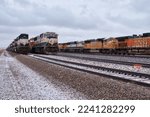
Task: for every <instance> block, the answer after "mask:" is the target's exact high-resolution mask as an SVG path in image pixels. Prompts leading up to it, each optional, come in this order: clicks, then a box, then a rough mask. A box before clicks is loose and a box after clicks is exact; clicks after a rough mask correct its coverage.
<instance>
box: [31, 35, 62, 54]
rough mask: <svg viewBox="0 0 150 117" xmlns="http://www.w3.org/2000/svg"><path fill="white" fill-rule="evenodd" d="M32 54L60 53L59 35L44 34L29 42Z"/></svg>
mask: <svg viewBox="0 0 150 117" xmlns="http://www.w3.org/2000/svg"><path fill="white" fill-rule="evenodd" d="M29 46H30V52H32V53H42V54H49V53H56V52H57V51H58V49H59V48H58V34H56V33H54V32H46V33H42V34H40V35H39V36H36V37H34V38H31V39H30V40H29Z"/></svg>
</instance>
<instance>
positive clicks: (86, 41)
mask: <svg viewBox="0 0 150 117" xmlns="http://www.w3.org/2000/svg"><path fill="white" fill-rule="evenodd" d="M92 41H95V39H88V40H85V41H84V42H85V43H89V42H92Z"/></svg>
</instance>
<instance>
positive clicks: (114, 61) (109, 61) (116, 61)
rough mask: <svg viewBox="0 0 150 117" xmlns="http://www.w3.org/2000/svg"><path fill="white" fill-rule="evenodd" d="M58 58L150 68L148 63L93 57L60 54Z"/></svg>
mask: <svg viewBox="0 0 150 117" xmlns="http://www.w3.org/2000/svg"><path fill="white" fill-rule="evenodd" d="M57 56H65V57H70V58H72V57H73V58H77V59H84V60H91V61H98V62H107V63H115V64H121V65H130V66H134V65H136V64H140V65H141V66H142V67H145V68H150V64H148V63H141V62H129V61H119V60H109V59H102V58H93V57H84V56H74V55H65V54H63V55H61V54H58V55H57Z"/></svg>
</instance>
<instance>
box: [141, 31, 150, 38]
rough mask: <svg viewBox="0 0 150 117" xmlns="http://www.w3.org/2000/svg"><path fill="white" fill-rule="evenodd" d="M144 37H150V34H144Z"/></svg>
mask: <svg viewBox="0 0 150 117" xmlns="http://www.w3.org/2000/svg"><path fill="white" fill-rule="evenodd" d="M142 37H150V33H149V32H148V33H143V36H142Z"/></svg>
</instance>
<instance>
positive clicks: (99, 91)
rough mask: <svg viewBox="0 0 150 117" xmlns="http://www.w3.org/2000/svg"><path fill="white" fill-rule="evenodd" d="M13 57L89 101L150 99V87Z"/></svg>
mask: <svg viewBox="0 0 150 117" xmlns="http://www.w3.org/2000/svg"><path fill="white" fill-rule="evenodd" d="M13 57H15V58H16V59H18V60H19V61H20V62H22V63H23V64H25V65H26V66H28V67H29V68H31V69H32V70H34V71H36V72H37V73H39V74H40V75H41V76H43V77H46V78H47V79H49V80H50V81H51V82H52V83H54V84H57V83H59V84H61V83H62V84H65V86H67V87H70V88H72V89H75V90H76V91H77V92H80V93H81V94H84V95H85V96H86V97H88V98H87V99H150V87H144V86H141V85H137V84H134V83H129V82H124V81H120V80H119V81H118V80H114V79H111V78H106V77H102V76H98V75H92V74H89V73H85V72H81V71H77V70H73V69H70V68H65V67H62V66H58V65H54V64H50V63H46V62H43V61H40V60H36V59H34V58H31V57H29V56H26V55H18V54H14V55H13ZM59 86H60V85H59ZM60 87H61V86H60Z"/></svg>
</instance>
